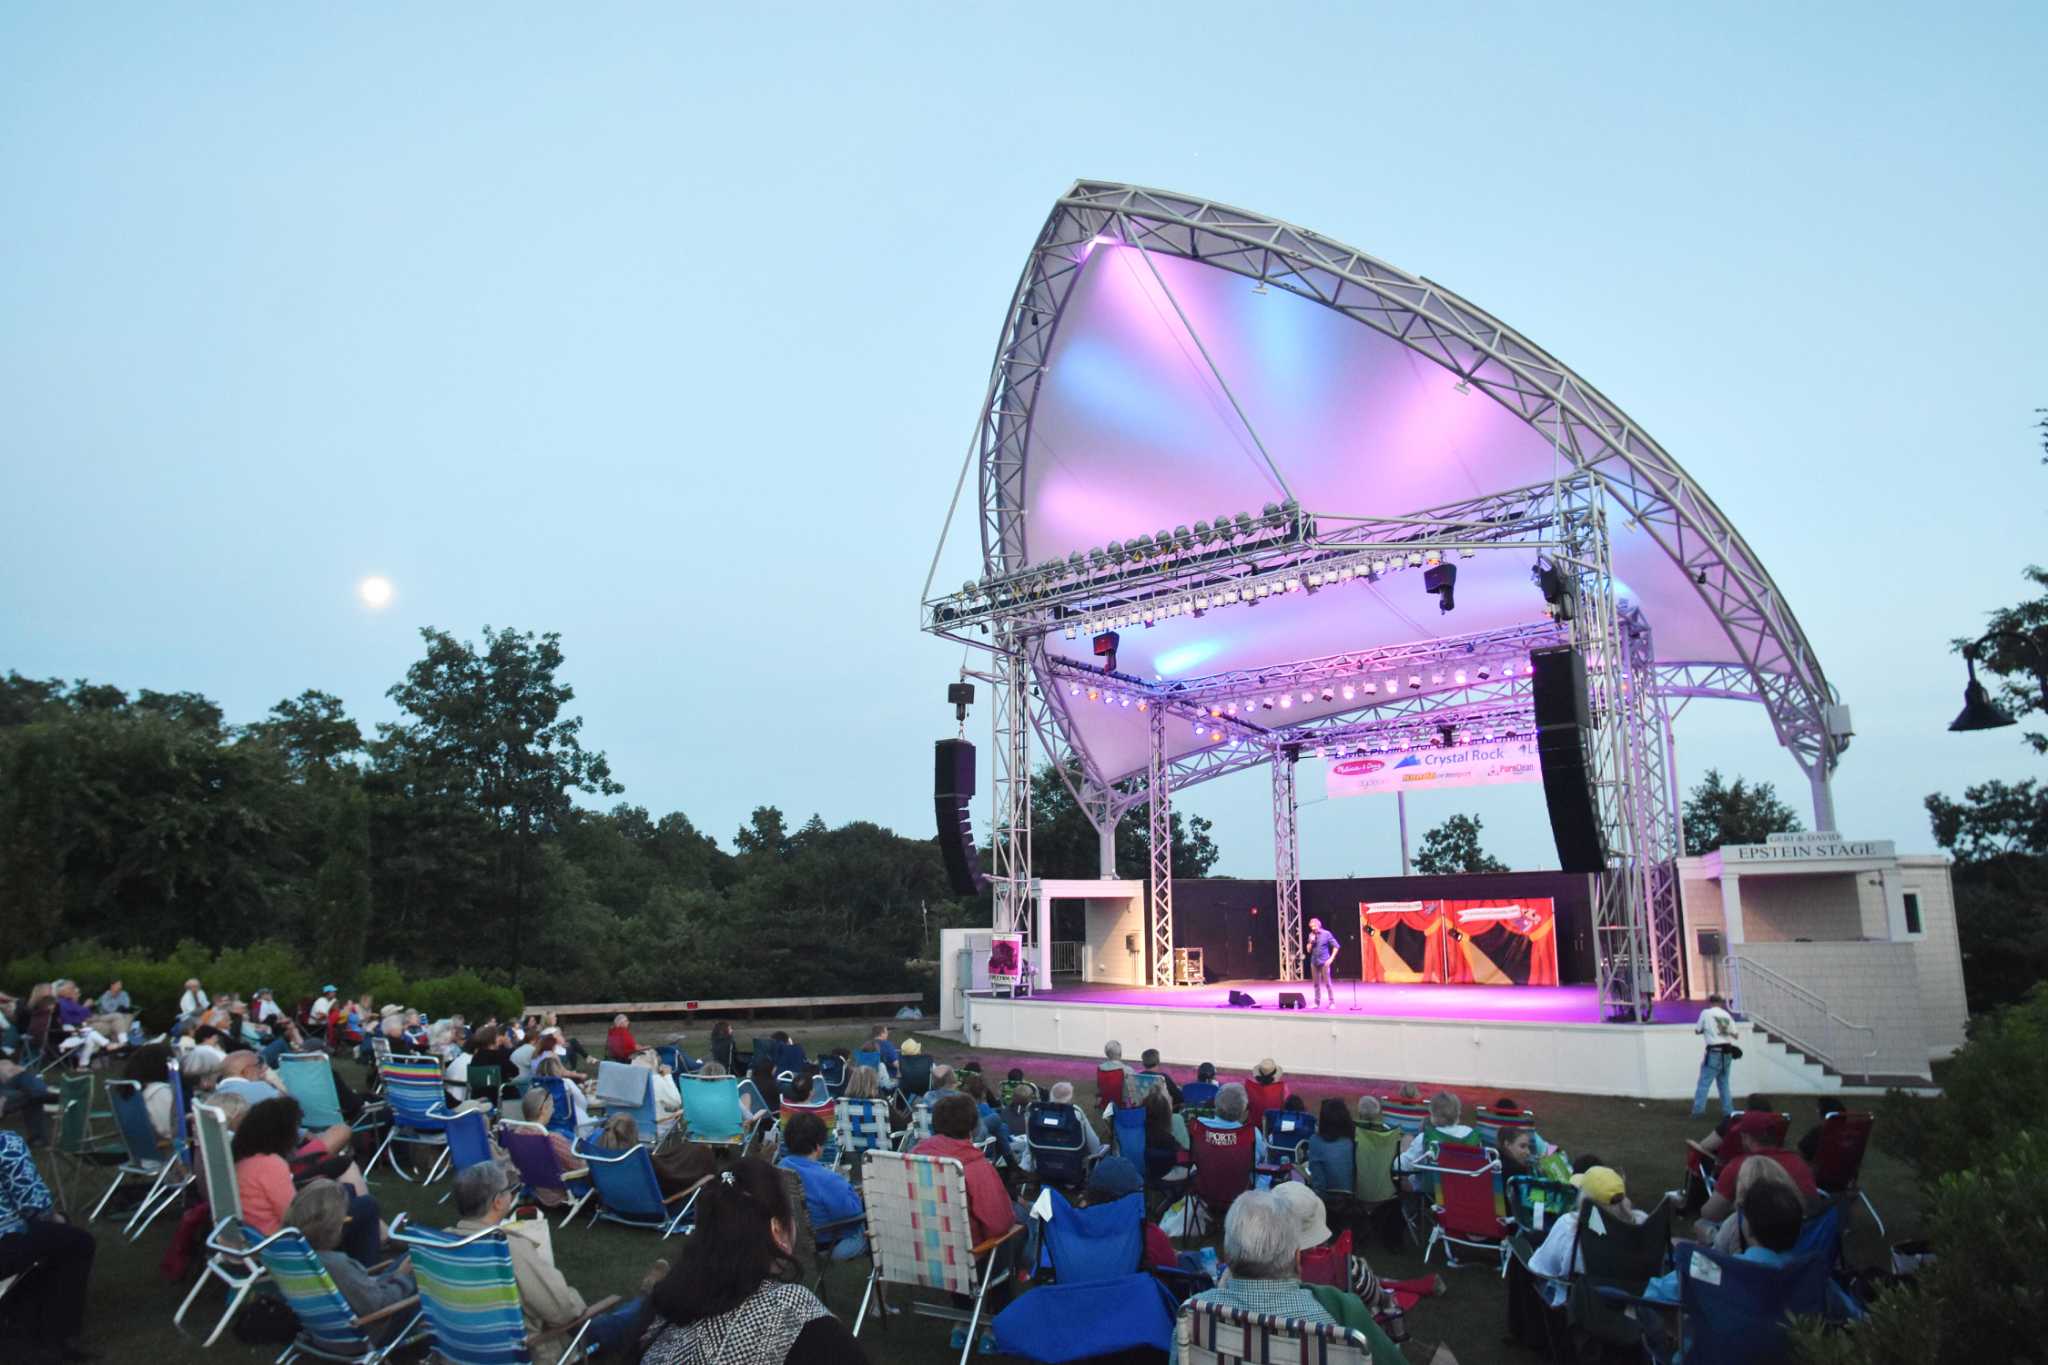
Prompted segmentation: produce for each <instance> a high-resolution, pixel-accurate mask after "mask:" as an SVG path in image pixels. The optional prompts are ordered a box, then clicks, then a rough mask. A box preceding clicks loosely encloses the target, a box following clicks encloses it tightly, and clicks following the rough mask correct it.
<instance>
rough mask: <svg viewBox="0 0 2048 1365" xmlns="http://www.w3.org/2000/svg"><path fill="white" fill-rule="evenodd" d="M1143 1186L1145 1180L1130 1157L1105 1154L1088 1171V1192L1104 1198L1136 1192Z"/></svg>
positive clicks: (1120, 1196) (1115, 1197)
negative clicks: (1092, 1168)
mask: <svg viewBox="0 0 2048 1365" xmlns="http://www.w3.org/2000/svg"><path fill="white" fill-rule="evenodd" d="M1143 1188H1145V1182H1144V1180H1143V1179H1141V1178H1140V1177H1139V1175H1138V1168H1137V1167H1136V1166H1134V1165H1132V1164H1131V1161H1130V1158H1128V1157H1121V1156H1106V1157H1104V1158H1102V1160H1100V1161H1098V1162H1096V1163H1095V1169H1094V1170H1092V1171H1090V1172H1089V1173H1088V1193H1089V1195H1090V1196H1091V1197H1092V1196H1100V1197H1102V1198H1104V1199H1121V1198H1123V1197H1124V1196H1125V1195H1127V1194H1136V1193H1137V1192H1138V1191H1139V1190H1142V1189H1143Z"/></svg>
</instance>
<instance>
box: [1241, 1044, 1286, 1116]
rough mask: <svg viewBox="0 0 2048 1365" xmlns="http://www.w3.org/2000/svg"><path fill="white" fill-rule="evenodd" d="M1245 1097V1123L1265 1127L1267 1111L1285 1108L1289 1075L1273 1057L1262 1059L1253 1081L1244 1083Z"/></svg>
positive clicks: (1254, 1070)
mask: <svg viewBox="0 0 2048 1365" xmlns="http://www.w3.org/2000/svg"><path fill="white" fill-rule="evenodd" d="M1244 1096H1245V1116H1244V1121H1245V1122H1246V1123H1249V1124H1250V1125H1251V1126H1252V1127H1254V1128H1259V1127H1262V1126H1264V1123H1265V1116H1266V1111H1267V1110H1268V1109H1279V1108H1283V1107H1284V1106H1285V1105H1286V1103H1287V1073H1286V1072H1285V1071H1282V1070H1281V1069H1280V1063H1278V1062H1276V1061H1274V1060H1273V1059H1272V1058H1271V1057H1261V1058H1260V1059H1259V1064H1258V1065H1257V1066H1255V1067H1253V1068H1252V1075H1251V1079H1250V1080H1248V1081H1246V1082H1245V1083H1244Z"/></svg>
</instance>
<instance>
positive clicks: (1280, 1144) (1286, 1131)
mask: <svg viewBox="0 0 2048 1365" xmlns="http://www.w3.org/2000/svg"><path fill="white" fill-rule="evenodd" d="M1259 1125H1260V1126H1261V1127H1262V1128H1264V1129H1265V1130H1266V1147H1267V1150H1268V1151H1271V1150H1273V1149H1275V1148H1278V1149H1279V1150H1281V1151H1283V1152H1286V1153H1288V1154H1289V1155H1290V1156H1291V1155H1292V1154H1293V1152H1294V1149H1295V1148H1296V1147H1298V1146H1300V1145H1301V1144H1302V1143H1304V1142H1307V1141H1308V1140H1309V1139H1310V1138H1312V1137H1314V1136H1315V1135H1316V1116H1315V1115H1314V1114H1311V1113H1308V1112H1307V1111H1306V1110H1294V1109H1268V1110H1267V1111H1266V1112H1265V1115H1264V1116H1263V1117H1262V1118H1261V1119H1260V1120H1259Z"/></svg>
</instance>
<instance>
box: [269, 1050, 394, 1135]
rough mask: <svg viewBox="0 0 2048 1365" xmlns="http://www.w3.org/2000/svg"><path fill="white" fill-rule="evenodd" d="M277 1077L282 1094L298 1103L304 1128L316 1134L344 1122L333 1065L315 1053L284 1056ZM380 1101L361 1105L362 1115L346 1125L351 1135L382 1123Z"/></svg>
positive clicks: (290, 1053) (296, 1053)
mask: <svg viewBox="0 0 2048 1365" xmlns="http://www.w3.org/2000/svg"><path fill="white" fill-rule="evenodd" d="M277 1074H278V1076H279V1077H280V1078H281V1079H282V1080H283V1081H284V1089H285V1093H286V1094H288V1095H290V1096H291V1097H292V1098H293V1099H295V1100H297V1101H298V1102H299V1110H300V1112H301V1113H302V1114H304V1115H305V1121H306V1128H307V1129H308V1130H310V1131H318V1130H319V1129H322V1128H332V1127H333V1126H334V1125H335V1124H337V1123H344V1122H347V1120H345V1119H343V1118H342V1115H341V1093H340V1092H339V1091H338V1090H336V1089H335V1088H334V1063H333V1062H332V1061H330V1060H329V1059H328V1058H327V1057H325V1056H324V1055H322V1054H321V1053H318V1052H287V1053H284V1054H282V1055H281V1056H279V1057H278V1059H277ZM389 1107H390V1106H389V1105H387V1104H386V1103H385V1102H384V1101H382V1100H371V1101H369V1102H367V1103H365V1104H364V1105H363V1112H362V1113H360V1114H358V1115H356V1121H355V1122H354V1123H350V1124H349V1125H348V1127H349V1131H350V1132H351V1133H367V1132H370V1131H372V1130H373V1129H375V1128H376V1127H377V1125H378V1124H379V1123H381V1122H383V1120H384V1115H385V1113H386V1112H387V1110H388V1109H389Z"/></svg>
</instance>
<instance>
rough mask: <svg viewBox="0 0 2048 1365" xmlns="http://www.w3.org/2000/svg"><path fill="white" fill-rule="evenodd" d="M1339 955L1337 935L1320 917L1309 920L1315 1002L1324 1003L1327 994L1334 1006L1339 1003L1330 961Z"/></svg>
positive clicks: (1309, 951)
mask: <svg viewBox="0 0 2048 1365" xmlns="http://www.w3.org/2000/svg"><path fill="white" fill-rule="evenodd" d="M1336 956H1337V936H1336V935H1335V934H1333V933H1331V932H1330V931H1329V930H1328V929H1325V928H1324V927H1323V922H1322V921H1321V920H1319V919H1312V920H1310V921H1309V922H1308V961H1309V977H1310V979H1311V981H1312V982H1313V983H1314V984H1313V985H1312V986H1311V987H1310V989H1311V990H1313V991H1314V992H1315V1003H1316V1004H1318V1005H1320V1004H1322V1003H1323V997H1324V996H1325V995H1327V996H1329V998H1330V1005H1331V1007H1332V1008H1335V1007H1336V1004H1337V988H1336V987H1335V986H1332V985H1331V984H1330V963H1331V961H1332V960H1333V959H1334V958H1335V957H1336Z"/></svg>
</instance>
